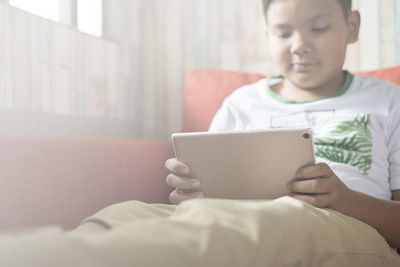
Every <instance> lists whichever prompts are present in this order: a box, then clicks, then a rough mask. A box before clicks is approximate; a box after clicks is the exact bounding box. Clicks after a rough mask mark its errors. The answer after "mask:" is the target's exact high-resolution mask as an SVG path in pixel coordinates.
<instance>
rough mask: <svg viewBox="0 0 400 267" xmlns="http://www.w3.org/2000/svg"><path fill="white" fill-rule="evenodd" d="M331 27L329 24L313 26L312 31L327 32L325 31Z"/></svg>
mask: <svg viewBox="0 0 400 267" xmlns="http://www.w3.org/2000/svg"><path fill="white" fill-rule="evenodd" d="M329 28H330V27H329V26H326V27H320V28H313V29H312V31H313V32H314V33H321V32H325V31H327V30H329Z"/></svg>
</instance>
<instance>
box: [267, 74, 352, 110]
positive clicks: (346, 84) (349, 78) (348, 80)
mask: <svg viewBox="0 0 400 267" xmlns="http://www.w3.org/2000/svg"><path fill="white" fill-rule="evenodd" d="M344 72H345V74H346V79H345V81H344V84H343V86H342V87H341V88H340V90H339V91H337V92H336V93H334V94H331V95H328V96H324V97H318V98H315V99H311V100H305V101H296V100H290V99H287V98H284V97H282V96H280V95H279V94H277V93H275V92H274V91H272V90H271V88H270V86H269V80H270V79H274V78H283V76H282V75H279V76H270V77H268V78H267V92H268V93H269V94H270V96H271V97H272V98H274V99H275V100H277V101H279V102H282V103H285V104H305V103H311V102H317V101H320V100H324V99H328V98H333V97H337V96H340V95H343V94H344V93H345V92H346V91H347V90H348V89H349V87H350V85H351V83H352V82H353V78H354V75H353V74H351V73H350V72H349V71H347V70H345V71H344Z"/></svg>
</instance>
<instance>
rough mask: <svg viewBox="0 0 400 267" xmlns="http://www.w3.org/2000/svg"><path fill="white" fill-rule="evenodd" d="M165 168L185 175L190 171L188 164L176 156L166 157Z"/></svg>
mask: <svg viewBox="0 0 400 267" xmlns="http://www.w3.org/2000/svg"><path fill="white" fill-rule="evenodd" d="M165 168H167V169H168V170H169V171H170V172H173V173H175V174H182V175H185V174H189V173H190V169H189V166H187V165H186V164H184V163H183V162H181V161H178V160H177V159H176V158H172V159H168V160H167V161H165Z"/></svg>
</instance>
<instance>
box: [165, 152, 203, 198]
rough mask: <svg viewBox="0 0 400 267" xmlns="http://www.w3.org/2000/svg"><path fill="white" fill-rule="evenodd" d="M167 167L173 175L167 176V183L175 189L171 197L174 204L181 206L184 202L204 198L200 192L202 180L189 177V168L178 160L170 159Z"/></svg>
mask: <svg viewBox="0 0 400 267" xmlns="http://www.w3.org/2000/svg"><path fill="white" fill-rule="evenodd" d="M165 167H166V168H167V170H169V171H170V172H171V173H170V174H169V175H168V176H167V178H166V182H167V184H168V186H169V187H172V188H175V190H174V191H172V192H171V194H170V195H169V201H171V203H172V204H179V203H181V202H182V201H184V200H187V199H192V198H201V197H204V194H203V192H200V191H199V187H200V180H199V179H197V178H192V177H189V173H190V169H189V167H188V166H187V165H186V164H184V163H182V162H180V161H178V160H177V159H176V158H172V159H168V160H167V161H166V162H165Z"/></svg>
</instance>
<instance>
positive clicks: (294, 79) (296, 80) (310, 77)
mask: <svg viewBox="0 0 400 267" xmlns="http://www.w3.org/2000/svg"><path fill="white" fill-rule="evenodd" d="M286 78H287V79H288V80H289V81H290V82H291V83H292V84H293V85H295V86H296V87H298V88H302V89H314V88H317V87H319V86H321V85H322V84H324V82H323V79H321V76H318V75H315V74H304V73H301V74H297V73H296V74H291V75H288V76H286Z"/></svg>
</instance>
